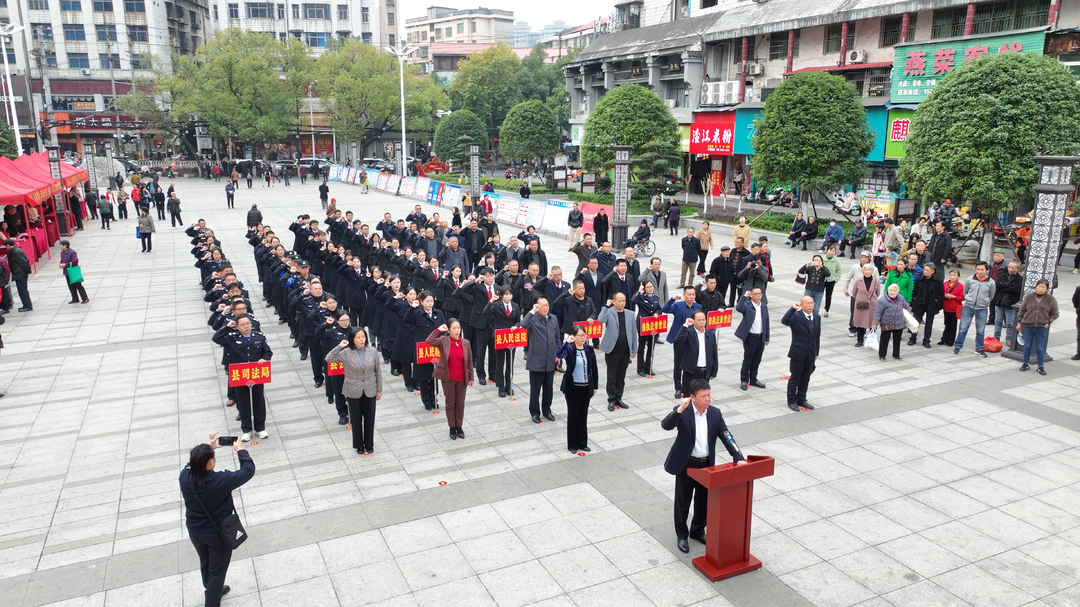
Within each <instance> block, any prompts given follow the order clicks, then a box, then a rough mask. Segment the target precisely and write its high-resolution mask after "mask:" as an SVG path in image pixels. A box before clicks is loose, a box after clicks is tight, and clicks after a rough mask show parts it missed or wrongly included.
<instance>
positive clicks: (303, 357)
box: [300, 354, 319, 388]
mask: <svg viewBox="0 0 1080 607" xmlns="http://www.w3.org/2000/svg"><path fill="white" fill-rule="evenodd" d="M300 360H307V354H301V355H300ZM315 387H316V388H318V387H319V384H315Z"/></svg>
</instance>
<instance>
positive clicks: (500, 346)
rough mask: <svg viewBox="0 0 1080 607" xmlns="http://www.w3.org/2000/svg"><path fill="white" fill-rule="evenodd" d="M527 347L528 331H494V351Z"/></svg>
mask: <svg viewBox="0 0 1080 607" xmlns="http://www.w3.org/2000/svg"><path fill="white" fill-rule="evenodd" d="M527 345H529V330H528V329H520V328H519V329H495V349H496V350H509V349H511V348H524V347H525V346H527Z"/></svg>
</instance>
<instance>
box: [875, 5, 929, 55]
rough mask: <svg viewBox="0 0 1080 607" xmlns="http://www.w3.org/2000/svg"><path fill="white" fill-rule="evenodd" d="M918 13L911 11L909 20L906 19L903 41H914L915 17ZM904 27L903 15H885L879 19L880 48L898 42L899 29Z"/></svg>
mask: <svg viewBox="0 0 1080 607" xmlns="http://www.w3.org/2000/svg"><path fill="white" fill-rule="evenodd" d="M918 16H919V15H918V13H911V14H910V20H909V21H908V32H907V40H904V42H914V41H915V18H916V17H918ZM903 27H904V18H903V17H886V18H884V19H882V20H881V41H880V42H879V43H878V45H879V46H880V47H881V48H886V47H889V46H895V45H897V44H899V43H900V30H901V29H902V28H903Z"/></svg>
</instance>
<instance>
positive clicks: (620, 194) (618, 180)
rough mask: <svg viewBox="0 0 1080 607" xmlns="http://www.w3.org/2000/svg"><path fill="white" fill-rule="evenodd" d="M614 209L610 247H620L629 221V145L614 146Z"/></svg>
mask: <svg viewBox="0 0 1080 607" xmlns="http://www.w3.org/2000/svg"><path fill="white" fill-rule="evenodd" d="M613 192H614V195H615V210H614V212H613V213H612V218H611V243H612V248H618V249H621V248H622V245H623V243H624V242H626V239H627V231H628V228H629V225H630V224H629V223H628V222H627V220H626V210H627V207H628V206H629V204H630V146H628V145H617V146H615V183H614V187H613Z"/></svg>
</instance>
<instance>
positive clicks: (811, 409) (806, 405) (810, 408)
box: [799, 401, 814, 411]
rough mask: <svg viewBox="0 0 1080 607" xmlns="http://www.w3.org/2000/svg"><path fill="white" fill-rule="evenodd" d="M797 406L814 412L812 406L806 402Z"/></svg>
mask: <svg viewBox="0 0 1080 607" xmlns="http://www.w3.org/2000/svg"><path fill="white" fill-rule="evenodd" d="M799 406H800V407H804V408H806V409H807V410H810V411H813V410H814V405H811V404H810V403H808V402H805V401H804V402H801V403H799Z"/></svg>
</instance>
